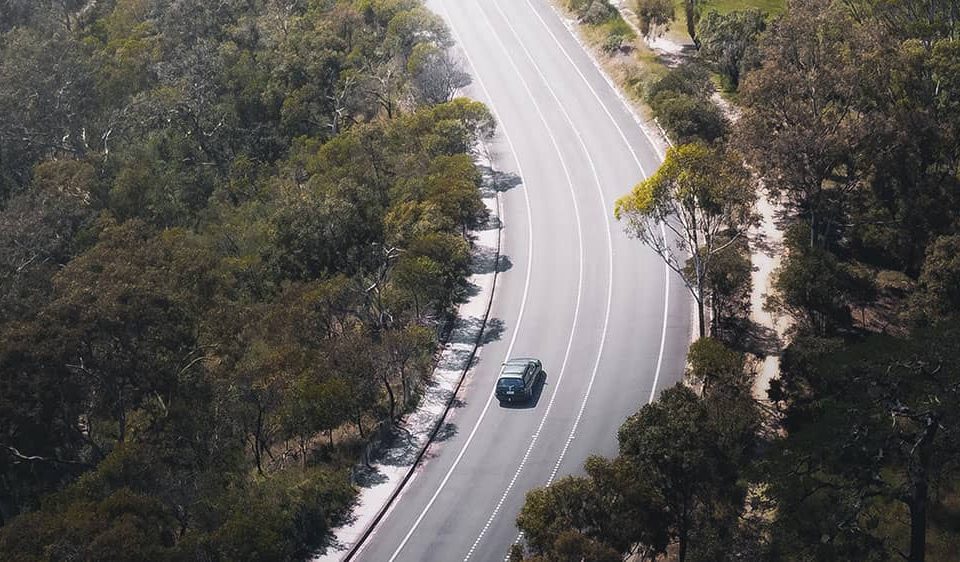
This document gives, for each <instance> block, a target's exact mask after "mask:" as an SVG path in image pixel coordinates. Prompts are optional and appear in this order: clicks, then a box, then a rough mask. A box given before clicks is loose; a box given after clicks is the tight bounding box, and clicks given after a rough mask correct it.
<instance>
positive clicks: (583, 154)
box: [356, 0, 690, 562]
mask: <svg viewBox="0 0 960 562" xmlns="http://www.w3.org/2000/svg"><path fill="white" fill-rule="evenodd" d="M428 5H429V6H430V8H431V9H433V10H434V11H436V12H437V13H438V14H440V15H441V16H442V17H443V18H444V19H445V20H446V21H447V24H448V25H449V26H450V28H451V30H452V31H453V34H454V38H455V39H456V41H457V43H458V45H459V48H461V49H462V55H463V58H464V60H465V63H466V64H467V68H468V70H469V71H470V72H471V75H472V76H473V78H474V81H473V84H472V85H471V87H470V88H469V90H468V92H467V93H468V94H469V95H470V96H471V97H474V98H476V99H479V100H481V101H483V102H485V103H487V104H488V105H489V106H490V107H491V109H492V110H493V111H494V113H495V115H496V117H497V119H498V122H499V124H500V135H499V140H498V141H497V142H496V143H495V145H494V146H493V153H494V162H495V167H496V168H497V169H498V170H500V171H502V172H504V173H506V174H508V175H509V176H510V177H512V178H515V180H514V181H508V182H505V185H504V189H505V190H504V191H503V194H502V220H503V224H504V229H503V242H502V255H503V256H504V257H505V259H504V265H503V266H502V269H503V271H502V273H501V274H500V277H499V279H498V280H497V287H496V292H495V294H494V301H493V304H492V308H491V313H490V318H491V322H490V323H489V324H488V325H489V328H488V332H489V333H490V335H489V341H487V342H486V343H485V344H484V346H483V347H482V348H481V350H480V352H479V361H478V363H477V364H476V366H475V367H474V368H473V369H472V370H471V372H470V373H469V374H468V376H467V380H466V381H465V383H464V386H463V387H462V389H461V393H460V395H459V402H458V403H457V406H456V407H455V408H454V410H453V411H452V412H451V413H450V415H449V417H448V419H447V422H448V424H449V425H448V426H447V427H446V428H444V431H442V432H441V434H442V435H443V436H444V438H443V439H442V440H441V441H438V442H436V443H434V444H432V445H431V446H430V449H429V450H428V452H427V454H426V456H425V459H426V460H425V462H424V463H423V464H421V466H420V467H418V469H417V473H416V474H415V476H414V477H413V478H412V479H411V481H410V482H409V483H408V484H407V486H406V487H405V489H404V490H403V491H402V492H401V494H400V496H398V498H397V500H396V501H395V503H394V505H393V507H392V508H391V509H390V511H388V513H387V514H386V516H385V517H384V518H383V519H382V520H381V521H380V522H379V524H378V525H377V526H376V527H375V529H374V531H373V533H371V535H370V537H369V538H368V539H367V541H366V542H365V543H364V545H363V547H362V548H361V549H360V550H359V551H358V554H357V557H356V559H358V560H365V561H370V562H385V561H394V560H403V561H407V560H409V561H421V560H424V561H428V560H436V561H443V562H449V561H456V560H468V559H470V560H480V561H488V560H502V559H503V558H504V557H505V556H506V554H507V550H508V548H509V545H510V544H511V543H513V542H514V541H515V540H516V539H517V534H518V530H517V527H516V523H515V519H516V515H517V513H518V512H519V510H520V508H521V506H522V504H523V499H524V495H525V493H526V492H527V491H528V490H530V489H532V488H535V487H538V486H543V485H545V484H547V483H548V482H550V481H552V480H553V479H554V478H557V477H560V476H563V475H566V474H573V473H577V472H579V471H580V470H581V466H582V463H583V461H584V459H586V457H588V456H589V455H591V454H603V455H613V454H616V450H617V443H616V430H617V428H618V427H619V426H620V424H621V423H622V422H623V421H624V419H626V417H627V416H629V415H630V414H632V413H633V412H635V411H636V410H637V409H638V408H639V407H640V406H641V405H643V404H645V403H647V402H648V401H649V400H650V399H651V398H652V397H653V396H655V394H656V393H657V392H658V391H660V390H662V389H663V388H665V387H668V386H670V385H672V384H673V383H675V382H676V381H677V380H679V378H680V376H681V374H682V372H683V366H684V356H685V353H686V348H687V343H688V341H689V327H690V322H689V320H690V309H689V299H688V297H687V295H686V292H685V290H684V289H683V287H682V286H681V285H680V283H679V281H678V279H677V278H676V277H675V276H674V275H672V274H668V273H667V271H666V268H665V267H664V265H663V263H662V262H661V261H660V260H659V258H658V257H657V256H655V255H654V254H653V253H652V252H650V251H649V250H647V249H645V248H644V247H642V246H641V244H640V243H639V242H637V241H636V240H630V239H628V238H627V237H626V236H625V235H624V234H623V233H622V229H621V228H620V225H619V224H618V223H616V221H615V220H614V219H613V216H612V210H613V203H614V201H615V200H616V198H617V197H619V196H620V195H622V194H623V193H625V192H626V191H628V190H629V189H630V188H631V186H632V185H633V184H635V183H636V182H637V181H638V180H640V179H641V178H642V177H644V175H645V174H649V173H652V172H653V171H654V170H655V169H656V167H657V165H658V162H659V160H660V158H659V156H658V154H657V151H656V149H655V148H654V146H653V145H652V144H651V142H650V140H649V139H648V138H647V137H646V136H645V135H644V133H643V131H642V130H641V128H640V127H639V126H638V124H637V123H636V121H635V120H634V118H633V116H632V114H631V113H630V112H629V111H628V110H627V108H626V106H625V105H624V104H623V102H622V101H621V100H620V99H619V98H618V97H617V95H616V93H615V91H614V90H613V89H612V87H611V86H610V85H609V84H608V83H607V82H606V81H605V79H604V78H603V76H602V75H601V73H600V72H599V71H598V70H597V69H596V68H595V67H594V66H593V64H592V62H591V60H590V58H589V57H588V55H587V54H586V53H585V52H584V50H583V49H582V47H581V46H580V45H579V44H578V43H577V41H576V40H575V39H574V37H573V36H572V35H571V34H570V33H569V31H568V30H567V29H566V28H565V27H564V25H563V22H562V21H561V20H560V19H559V17H558V16H557V15H556V13H555V12H554V11H553V10H552V9H551V8H550V7H549V5H548V4H547V2H546V0H429V1H428ZM510 356H534V357H538V358H540V359H541V360H542V361H543V365H544V370H545V371H546V379H545V382H544V384H543V386H542V387H541V389H540V391H539V392H538V393H537V396H536V397H535V399H534V401H533V402H532V403H531V404H530V405H529V406H526V407H509V408H508V407H502V406H500V405H499V404H498V403H497V401H496V400H495V399H493V398H492V392H493V388H494V384H495V381H496V378H497V375H498V370H499V366H500V364H501V363H502V362H503V361H504V360H505V359H506V358H507V357H510Z"/></svg>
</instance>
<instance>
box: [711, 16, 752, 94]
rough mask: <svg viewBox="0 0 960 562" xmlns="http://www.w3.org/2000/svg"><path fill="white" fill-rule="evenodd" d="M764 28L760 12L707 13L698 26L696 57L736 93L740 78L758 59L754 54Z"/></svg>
mask: <svg viewBox="0 0 960 562" xmlns="http://www.w3.org/2000/svg"><path fill="white" fill-rule="evenodd" d="M766 27H767V19H766V16H765V15H764V14H763V12H761V11H759V10H745V11H736V12H730V13H728V14H721V13H719V12H715V11H711V12H708V13H707V15H706V17H704V18H703V19H702V20H700V23H699V24H698V25H697V38H698V39H699V41H700V50H699V52H698V54H699V55H700V56H701V57H703V58H704V59H706V60H708V61H710V62H711V63H712V64H713V65H714V66H715V68H717V70H718V71H719V72H720V73H721V74H723V76H724V77H726V79H727V81H728V83H729V86H730V89H732V90H736V89H737V88H738V87H739V85H740V77H741V76H742V75H743V74H744V73H745V71H746V70H749V68H750V67H749V66H748V65H749V64H750V63H751V62H755V59H756V58H757V55H756V53H755V52H753V51H755V50H756V44H757V38H758V37H759V35H760V34H761V33H763V31H764V30H765V29H766Z"/></svg>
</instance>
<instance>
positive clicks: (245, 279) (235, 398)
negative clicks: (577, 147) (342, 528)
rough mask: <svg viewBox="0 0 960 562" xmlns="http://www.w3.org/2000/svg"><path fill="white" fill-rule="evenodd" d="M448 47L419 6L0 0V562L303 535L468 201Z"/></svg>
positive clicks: (346, 463)
mask: <svg viewBox="0 0 960 562" xmlns="http://www.w3.org/2000/svg"><path fill="white" fill-rule="evenodd" d="M450 44H451V39H450V37H449V35H448V32H447V30H446V29H445V27H444V26H443V24H442V23H441V22H440V20H439V19H438V18H437V17H436V16H435V15H433V14H431V13H430V12H428V11H427V10H426V9H425V8H424V7H423V6H422V4H421V2H420V1H419V0H219V1H216V2H212V1H207V0H172V1H161V0H97V1H86V0H43V1H39V0H0V525H2V527H0V559H3V560H164V559H171V560H172V559H176V560H285V559H296V558H302V557H304V556H305V555H307V554H308V553H309V552H311V551H313V550H314V549H316V548H318V547H321V546H322V544H323V543H324V541H325V539H326V534H327V532H328V530H329V528H330V526H331V525H332V524H334V523H336V522H338V521H342V520H343V519H344V517H346V516H347V515H348V514H349V510H350V507H351V506H352V503H353V501H354V497H355V490H354V488H353V486H352V483H351V474H350V468H351V467H352V466H353V464H354V463H355V462H356V460H357V454H358V449H359V448H360V447H361V446H362V444H363V440H364V439H366V438H368V437H369V435H370V433H371V432H372V431H374V430H375V428H376V427H377V426H378V424H382V423H385V422H389V421H390V420H391V419H392V418H395V417H397V416H399V415H400V414H401V413H402V412H403V411H405V410H406V408H408V407H409V406H410V405H411V404H412V403H413V402H415V401H416V396H417V394H418V388H419V386H420V383H421V382H422V380H423V377H424V376H425V374H426V373H429V372H430V370H431V368H432V364H433V357H434V353H435V348H436V342H437V338H438V335H439V334H441V333H442V331H443V329H444V324H445V322H447V320H448V318H449V314H450V310H451V307H452V305H453V304H454V303H456V302H457V300H458V299H459V298H460V297H461V295H462V293H463V291H464V289H465V287H464V279H465V274H466V272H467V268H468V265H469V259H470V239H469V236H468V231H469V230H470V229H471V228H473V227H475V226H477V225H479V224H481V223H482V222H484V221H485V220H486V210H485V207H484V205H483V204H482V202H481V199H480V191H479V186H480V179H481V176H480V173H479V171H478V169H477V168H476V167H475V165H474V158H473V156H474V155H473V151H474V150H475V147H476V146H477V143H478V142H481V141H483V140H484V139H486V138H487V137H489V136H490V135H492V133H493V129H494V122H493V119H492V117H491V115H490V113H489V112H488V111H487V109H486V108H485V107H484V106H483V105H481V104H479V103H475V102H471V101H468V100H465V99H460V98H458V99H453V96H454V94H455V92H456V91H457V89H458V88H460V87H462V86H464V85H465V84H466V83H467V81H468V79H467V77H466V75H465V74H464V73H463V72H462V71H461V70H460V69H459V68H458V66H457V65H456V64H455V63H454V61H452V60H451V59H450V57H449V55H448V54H447V47H449V46H450Z"/></svg>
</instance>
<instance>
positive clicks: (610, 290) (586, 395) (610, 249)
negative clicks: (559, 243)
mask: <svg viewBox="0 0 960 562" xmlns="http://www.w3.org/2000/svg"><path fill="white" fill-rule="evenodd" d="M493 5H494V6H495V7H496V9H497V11H498V12H499V13H500V16H501V17H502V18H503V19H504V21H505V22H506V24H507V27H508V28H509V29H510V32H511V33H512V34H513V36H514V37H515V38H516V39H517V41H518V43H519V44H520V47H521V48H522V49H523V51H524V53H525V54H526V57H527V59H528V60H529V61H530V63H531V64H532V65H533V67H534V68H535V69H536V72H537V74H538V75H539V76H540V79H541V80H542V81H543V83H544V85H545V86H546V87H547V90H548V91H549V92H550V95H551V96H552V97H553V99H554V101H555V102H556V103H557V106H558V107H559V108H560V111H561V113H562V114H563V116H564V118H565V120H566V121H567V124H569V125H570V129H571V130H572V131H573V132H574V134H575V135H576V137H577V140H578V141H579V143H580V148H581V149H582V150H583V153H584V155H585V156H586V157H587V160H588V161H589V162H590V168H591V170H592V172H593V179H594V183H595V186H596V189H597V193H598V194H599V196H600V204H601V214H602V215H603V218H604V222H605V224H606V234H607V256H608V263H609V268H608V280H607V304H606V312H605V314H604V319H603V329H602V332H601V338H600V345H599V347H598V349H597V359H596V361H595V363H594V366H593V372H592V373H591V375H590V381H589V383H588V384H587V389H586V392H585V393H584V396H583V400H582V402H581V404H580V409H579V411H578V413H577V418H576V420H575V422H574V424H573V426H572V428H571V430H570V433H569V435H568V437H567V441H566V445H564V448H563V452H562V453H561V456H560V459H558V460H557V464H556V466H559V465H560V462H561V461H562V460H563V454H564V453H566V451H567V448H568V447H569V445H570V442H571V441H572V440H573V436H574V433H575V432H576V430H577V427H578V426H579V424H580V420H581V418H582V417H583V412H584V409H585V408H586V405H587V400H588V399H589V398H590V393H591V391H592V390H593V384H594V381H595V380H596V378H597V371H598V370H599V367H600V359H601V356H602V354H603V348H604V345H605V343H606V339H607V330H608V326H609V323H610V308H611V305H612V301H613V237H612V235H611V226H610V218H609V217H608V216H607V212H606V209H607V203H606V198H605V197H604V195H603V189H602V187H601V185H600V176H599V174H598V173H597V167H596V164H595V163H594V161H593V158H592V157H591V156H590V151H589V150H587V146H586V144H585V143H584V141H583V137H582V135H581V134H580V132H579V131H578V130H577V127H576V125H575V124H574V123H573V119H571V118H570V114H569V113H568V112H567V110H566V108H565V107H564V106H563V104H562V103H561V102H560V98H559V96H557V94H556V91H554V89H553V87H552V86H551V85H550V82H549V81H548V80H547V79H546V76H545V75H544V74H543V71H542V70H541V69H540V67H539V65H537V63H536V61H535V60H534V58H533V57H532V56H531V55H530V51H529V50H528V49H527V47H526V45H524V43H523V40H522V39H521V38H520V35H519V34H518V33H517V31H516V29H515V28H514V27H513V25H512V24H511V23H510V20H509V18H507V16H506V14H504V12H503V10H502V9H501V8H500V5H499V4H498V3H497V2H496V1H494V2H493ZM478 8H479V10H480V13H481V14H483V19H484V21H485V22H486V24H487V27H489V29H490V32H491V36H492V37H494V38H495V39H496V41H497V43H498V44H499V45H500V48H501V50H503V52H504V54H506V57H507V60H508V61H510V65H511V66H512V67H513V69H514V71H515V72H516V73H517V75H518V76H519V77H520V81H521V83H523V86H524V89H525V90H526V91H527V94H528V95H529V96H530V99H531V101H532V102H533V104H534V106H535V107H536V108H537V112H538V113H539V114H540V117H541V120H543V123H544V126H545V127H546V128H547V131H548V133H549V134H550V137H551V139H553V142H554V145H555V146H556V144H557V143H556V138H555V137H554V135H553V133H552V131H551V129H550V126H549V125H547V122H546V120H545V118H544V117H543V112H542V110H541V109H540V107H539V104H537V102H536V100H535V99H534V97H533V93H532V91H531V89H530V86H529V83H528V82H527V80H526V78H524V76H523V73H522V72H520V69H519V67H518V66H517V63H516V61H515V60H514V58H513V56H512V54H511V53H510V50H509V49H507V47H506V44H505V43H504V41H503V39H502V38H501V37H500V35H499V34H498V33H497V31H496V29H495V28H494V27H493V23H492V21H491V19H490V17H489V15H487V13H486V12H484V10H483V8H482V7H479V6H478ZM557 151H558V154H559V147H557ZM562 160H563V157H562V156H561V161H562ZM567 178H568V180H569V175H568V176H567ZM571 191H572V185H571ZM571 195H572V197H573V199H574V206H575V207H576V205H577V203H576V194H575V193H573V192H572V193H571ZM579 222H580V220H579V216H578V219H577V223H578V229H579V227H580V225H579ZM581 255H582V245H581ZM581 271H582V261H581ZM579 301H580V299H579V295H578V298H577V303H578V307H577V309H578V310H579ZM574 325H576V320H574ZM570 336H571V339H570V341H569V342H568V344H567V351H566V353H565V355H564V358H563V365H562V366H561V368H560V380H562V377H563V373H564V371H565V369H566V364H567V359H568V357H569V354H570V347H571V345H572V343H573V332H572V331H571V334H570ZM559 386H560V384H559V380H558V382H557V385H556V388H555V389H554V394H553V397H552V398H551V399H550V404H549V405H548V406H547V410H546V411H545V412H544V415H543V418H542V419H541V420H540V425H539V426H538V427H537V431H536V433H534V435H533V439H531V441H530V445H529V447H527V450H526V452H525V453H524V455H523V458H522V459H521V460H520V465H519V466H518V467H517V470H516V472H514V474H513V477H512V478H511V479H510V483H509V484H508V485H507V487H506V489H505V490H504V491H503V494H502V495H501V496H500V500H499V501H498V502H497V504H496V506H495V507H494V509H493V512H492V513H491V514H490V516H489V517H488V518H487V521H486V523H485V524H484V525H483V527H482V528H481V530H480V533H479V534H478V535H477V538H476V540H474V542H473V544H472V545H471V547H470V550H469V551H467V554H466V556H464V558H463V560H464V562H467V561H468V560H469V559H470V557H471V556H473V553H474V552H475V551H476V549H477V546H479V544H480V541H481V540H483V536H484V535H485V534H486V532H487V530H488V529H489V528H490V525H491V524H492V523H493V521H494V520H495V519H496V517H497V515H498V514H499V512H500V508H501V507H502V506H503V502H504V501H505V500H506V498H507V496H508V495H509V494H510V492H511V491H512V489H513V486H514V484H515V483H516V481H517V478H518V477H519V476H520V472H521V471H522V470H523V467H524V466H525V464H526V462H527V459H528V458H529V456H530V453H531V451H532V450H533V447H534V445H535V444H536V442H537V438H538V437H539V435H540V431H541V430H542V429H543V426H544V423H545V422H546V420H547V416H549V415H550V411H551V409H552V407H553V401H554V398H555V397H556V389H557V388H559ZM553 475H556V469H554V472H553ZM553 475H551V480H552V479H553ZM547 483H548V484H549V481H548V482H547Z"/></svg>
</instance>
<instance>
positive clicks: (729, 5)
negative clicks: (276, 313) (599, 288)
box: [664, 0, 787, 44]
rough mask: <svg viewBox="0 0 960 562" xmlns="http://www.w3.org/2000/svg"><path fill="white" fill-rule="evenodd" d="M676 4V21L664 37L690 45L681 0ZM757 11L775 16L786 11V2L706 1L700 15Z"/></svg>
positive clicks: (757, 0) (780, 0) (677, 0)
mask: <svg viewBox="0 0 960 562" xmlns="http://www.w3.org/2000/svg"><path fill="white" fill-rule="evenodd" d="M674 3H675V4H676V7H677V8H676V21H674V22H673V23H671V24H670V29H669V30H668V31H667V33H665V34H664V35H665V37H666V38H667V39H670V40H671V41H674V42H676V43H681V44H685V43H692V41H690V36H689V35H687V22H686V16H684V12H683V0H674ZM754 8H756V9H758V10H760V11H761V12H764V13H766V14H767V15H768V16H776V15H778V14H781V13H783V11H784V10H786V9H787V1H786V0H707V1H706V2H705V3H704V4H703V8H702V13H703V14H706V13H707V12H719V13H721V14H728V13H730V12H735V11H738V10H750V9H754Z"/></svg>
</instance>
